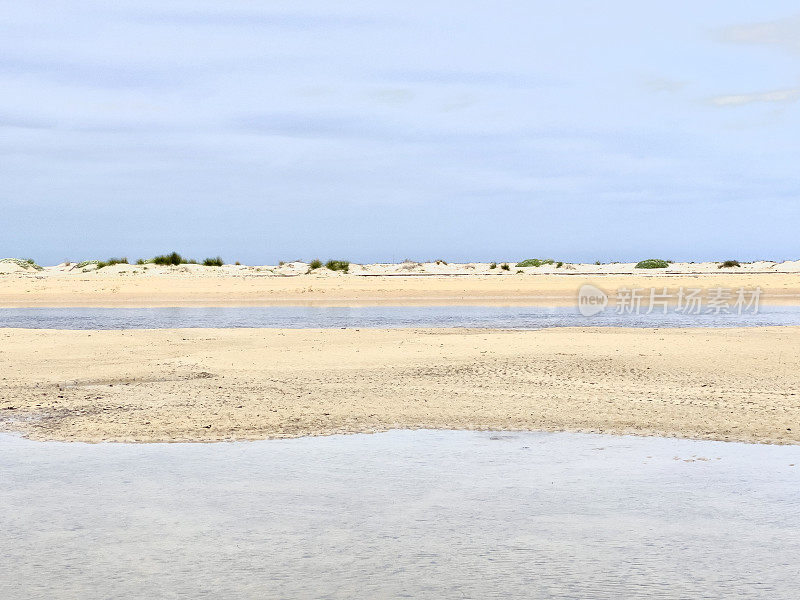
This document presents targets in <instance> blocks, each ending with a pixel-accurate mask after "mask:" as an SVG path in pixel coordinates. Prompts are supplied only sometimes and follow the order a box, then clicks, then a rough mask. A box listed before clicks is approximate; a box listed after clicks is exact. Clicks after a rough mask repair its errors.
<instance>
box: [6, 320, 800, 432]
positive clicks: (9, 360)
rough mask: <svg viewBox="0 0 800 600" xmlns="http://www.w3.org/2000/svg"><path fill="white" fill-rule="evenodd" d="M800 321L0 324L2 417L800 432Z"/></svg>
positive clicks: (71, 425) (37, 428)
mask: <svg viewBox="0 0 800 600" xmlns="http://www.w3.org/2000/svg"><path fill="white" fill-rule="evenodd" d="M798 340H800V328H797V327H768V328H735V329H655V330H651V329H647V330H645V329H623V328H605V329H603V328H557V329H545V330H538V331H497V330H464V329H458V330H452V329H395V330H385V329H363V330H340V329H325V330H319V329H299V330H292V329H227V330H213V329H212V330H209V329H184V330H127V331H63V330H29V329H5V330H0V427H2V428H3V429H5V430H8V431H19V432H22V433H23V434H24V435H26V436H28V437H31V438H34V439H48V440H76V441H77V440H80V441H89V442H99V441H131V442H165V441H219V440H252V439H262V438H272V437H297V436H305V435H326V434H333V433H353V432H373V431H382V430H388V429H395V428H430V429H491V430H570V431H592V432H603V433H622V434H626V433H632V434H642V435H665V436H674V437H690V438H701V439H715V440H737V441H748V442H767V443H792V444H794V443H798V442H800V353H798V352H797V348H798Z"/></svg>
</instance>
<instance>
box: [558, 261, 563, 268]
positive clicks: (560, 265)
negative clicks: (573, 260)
mask: <svg viewBox="0 0 800 600" xmlns="http://www.w3.org/2000/svg"><path fill="white" fill-rule="evenodd" d="M563 266H564V263H563V262H561V261H558V262H557V263H556V269H560V268H561V267H563Z"/></svg>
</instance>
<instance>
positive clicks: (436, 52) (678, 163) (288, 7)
mask: <svg viewBox="0 0 800 600" xmlns="http://www.w3.org/2000/svg"><path fill="white" fill-rule="evenodd" d="M0 90H1V91H0V218H2V221H0V222H2V227H0V255H2V256H32V257H34V258H36V259H37V260H38V261H39V262H41V263H47V264H52V263H55V262H60V261H61V260H64V259H71V260H80V259H88V258H99V257H108V256H111V255H114V256H116V255H127V256H128V257H130V258H138V257H140V256H151V255H153V254H154V253H160V252H163V251H170V250H172V249H176V250H179V251H181V252H183V253H185V254H188V255H190V256H194V257H196V258H202V257H204V256H208V255H216V254H221V255H222V256H223V257H224V258H226V259H227V260H230V261H233V260H241V261H242V262H246V263H260V264H263V263H274V262H276V261H277V260H292V259H295V258H304V259H310V258H314V257H321V258H323V259H325V258H332V257H341V258H348V259H350V260H354V261H357V262H367V261H392V260H394V261H400V260H403V259H404V258H413V259H418V260H424V259H435V258H444V259H447V260H453V261H455V260H492V259H501V260H503V259H509V260H510V259H517V258H525V257H529V256H552V257H554V258H557V259H561V260H565V261H594V260H604V261H610V260H634V259H640V258H646V257H650V256H657V257H664V258H671V259H674V260H692V259H694V260H702V259H725V258H738V259H757V258H762V257H763V258H775V259H787V258H800V235H799V234H798V225H800V178H798V171H800V169H799V168H798V167H799V165H800V135H798V134H799V133H800V111H799V110H798V109H799V108H800V103H799V101H800V9H798V6H797V3H796V2H769V1H767V2H757V3H756V2H730V1H729V0H728V1H706V2H697V1H694V2H670V3H651V2H633V1H630V2H627V1H626V2H579V1H564V2H535V1H531V0H527V1H523V0H519V1H499V2H492V3H489V2H473V1H465V0H460V1H438V2H437V1H432V2H374V1H371V2H362V1H359V0H356V1H349V2H346V3H333V2H308V1H304V0H294V1H292V2H282V1H270V2H252V1H251V2H243V1H239V2H237V1H230V2H224V3H222V2H218V1H213V2H212V1H206V0H192V1H185V2H176V1H164V0H160V1H158V2H155V1H150V0H131V1H128V0H120V1H115V2H113V3H111V2H107V1H98V2H90V1H75V0H70V1H37V0H31V1H30V2H13V1H8V0H0Z"/></svg>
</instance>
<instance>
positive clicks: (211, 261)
mask: <svg viewBox="0 0 800 600" xmlns="http://www.w3.org/2000/svg"><path fill="white" fill-rule="evenodd" d="M222 265H223V262H222V257H221V256H217V257H216V258H207V259H205V260H204V261H203V266H205V267H221V266H222Z"/></svg>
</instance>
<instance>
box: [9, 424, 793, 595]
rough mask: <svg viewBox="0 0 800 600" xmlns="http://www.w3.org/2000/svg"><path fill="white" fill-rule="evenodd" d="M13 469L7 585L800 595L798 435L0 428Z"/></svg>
mask: <svg viewBox="0 0 800 600" xmlns="http://www.w3.org/2000/svg"><path fill="white" fill-rule="evenodd" d="M791 464H795V465H796V466H790V465H791ZM0 468H2V486H0V505H1V506H2V507H3V508H2V511H0V557H1V558H0V561H2V567H3V571H2V576H0V597H2V598H14V599H22V598H47V599H53V598H55V599H58V598H82V599H90V600H91V599H95V598H215V599H216V598H226V599H231V598H233V599H236V598H397V597H409V598H509V597H517V598H522V597H524V598H577V597H581V598H588V597H591V598H614V599H616V598H633V597H648V598H687V597H692V598H700V597H706V598H770V599H776V598H787V599H788V598H796V597H797V595H796V594H797V587H796V586H797V565H796V559H797V557H798V556H800V519H798V517H800V495H798V494H797V489H798V484H800V447H789V446H784V447H779V446H758V445H745V444H731V443H729V444H725V443H720V442H696V441H687V440H675V439H658V438H626V437H613V436H600V435H581V434H543V433H522V434H518V433H502V434H492V433H475V432H432V431H416V432H410V431H396V432H389V433H385V434H376V435H353V436H333V437H327V438H304V439H296V440H279V441H264V442H250V443H228V444H195V445H191V444H171V445H170V444H154V445H126V444H116V445H86V444H77V443H73V444H64V443H38V442H30V441H26V440H22V439H18V438H13V437H8V436H4V437H0Z"/></svg>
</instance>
